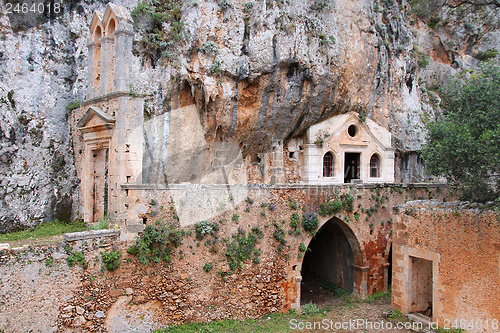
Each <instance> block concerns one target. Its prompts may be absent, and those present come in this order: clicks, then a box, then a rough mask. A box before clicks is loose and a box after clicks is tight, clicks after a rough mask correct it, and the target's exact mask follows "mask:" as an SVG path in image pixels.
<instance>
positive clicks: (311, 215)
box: [302, 210, 319, 234]
mask: <svg viewBox="0 0 500 333" xmlns="http://www.w3.org/2000/svg"><path fill="white" fill-rule="evenodd" d="M318 225H319V220H318V217H317V216H316V213H315V212H314V211H313V210H310V211H309V212H306V213H304V215H303V216H302V227H303V228H304V230H305V231H309V232H310V233H311V234H314V233H315V232H316V230H317V229H318Z"/></svg>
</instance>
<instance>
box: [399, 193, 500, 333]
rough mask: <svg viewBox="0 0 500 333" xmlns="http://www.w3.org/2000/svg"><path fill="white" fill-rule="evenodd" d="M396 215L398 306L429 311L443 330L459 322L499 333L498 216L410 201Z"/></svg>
mask: <svg viewBox="0 0 500 333" xmlns="http://www.w3.org/2000/svg"><path fill="white" fill-rule="evenodd" d="M396 211H397V212H398V213H399V214H398V215H397V218H396V220H395V224H394V235H393V274H392V277H393V281H392V303H393V306H394V307H395V308H397V309H400V310H401V312H403V313H404V314H408V313H411V312H420V313H424V314H426V315H427V316H429V317H431V318H432V321H433V322H435V323H439V327H445V326H447V327H448V328H451V327H452V325H453V324H455V325H457V323H458V325H463V326H462V328H464V329H466V330H467V332H499V331H500V326H499V318H500V289H499V287H498V286H500V252H499V250H500V224H499V220H498V216H497V214H495V213H494V212H493V211H491V210H482V209H478V208H477V207H470V206H467V205H461V204H459V203H442V202H439V201H430V202H410V203H408V204H405V205H401V206H397V207H396ZM455 320H457V322H455V323H454V321H455ZM455 327H457V326H455Z"/></svg>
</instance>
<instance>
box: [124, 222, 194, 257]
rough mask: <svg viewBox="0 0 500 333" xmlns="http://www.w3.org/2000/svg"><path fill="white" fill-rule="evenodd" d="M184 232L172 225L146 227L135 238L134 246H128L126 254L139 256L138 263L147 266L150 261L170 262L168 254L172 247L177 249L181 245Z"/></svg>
mask: <svg viewBox="0 0 500 333" xmlns="http://www.w3.org/2000/svg"><path fill="white" fill-rule="evenodd" d="M184 234H185V233H184V231H183V230H180V229H177V228H176V227H175V226H174V225H170V227H169V228H167V227H166V226H153V225H148V226H146V228H145V229H144V231H143V232H142V234H141V236H140V237H138V238H137V240H136V242H135V244H134V245H132V246H130V247H129V248H128V250H127V253H129V254H132V255H138V256H139V262H140V263H141V264H143V265H149V263H150V261H153V262H155V263H159V262H160V261H161V260H163V261H164V262H165V263H168V262H170V261H171V258H170V253H171V251H172V247H178V246H179V245H180V244H181V243H182V239H183V237H184Z"/></svg>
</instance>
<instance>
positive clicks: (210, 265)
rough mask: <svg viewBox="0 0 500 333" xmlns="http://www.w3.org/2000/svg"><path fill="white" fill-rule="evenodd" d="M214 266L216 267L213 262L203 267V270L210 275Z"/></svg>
mask: <svg viewBox="0 0 500 333" xmlns="http://www.w3.org/2000/svg"><path fill="white" fill-rule="evenodd" d="M213 266H214V264H213V263H212V262H207V263H205V265H204V266H203V270H204V271H205V272H207V273H208V272H210V271H211V270H212V268H213Z"/></svg>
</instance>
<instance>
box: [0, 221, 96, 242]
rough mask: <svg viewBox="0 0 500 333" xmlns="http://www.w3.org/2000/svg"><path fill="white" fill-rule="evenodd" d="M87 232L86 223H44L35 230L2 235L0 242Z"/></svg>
mask: <svg viewBox="0 0 500 333" xmlns="http://www.w3.org/2000/svg"><path fill="white" fill-rule="evenodd" d="M84 230H87V226H86V225H85V222H83V221H81V220H76V221H73V222H61V221H59V220H55V221H52V222H43V223H41V224H39V225H37V226H36V227H35V228H34V229H31V230H30V229H28V230H23V231H17V232H11V233H7V234H1V235H0V242H13V241H18V240H22V239H28V238H47V237H51V236H56V235H62V234H65V233H68V232H77V231H84Z"/></svg>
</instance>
